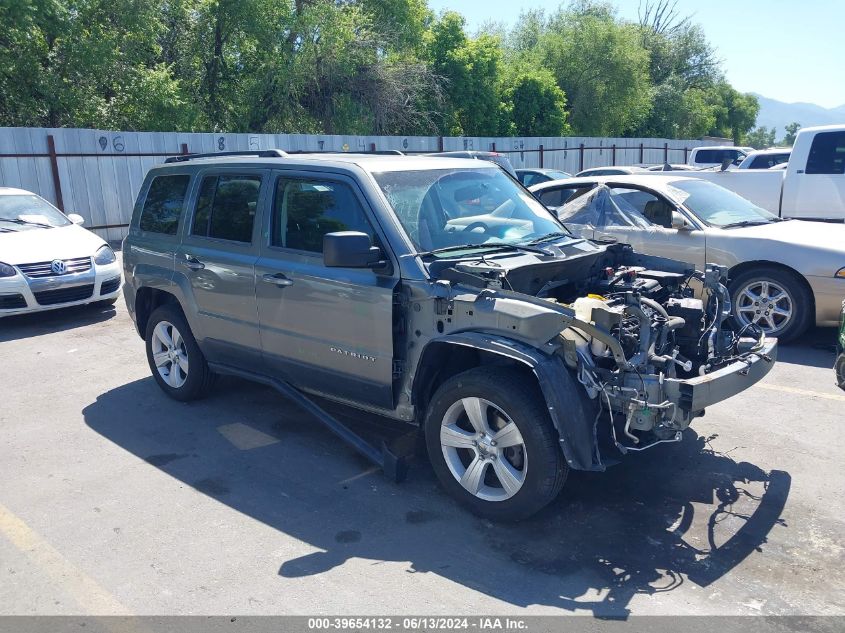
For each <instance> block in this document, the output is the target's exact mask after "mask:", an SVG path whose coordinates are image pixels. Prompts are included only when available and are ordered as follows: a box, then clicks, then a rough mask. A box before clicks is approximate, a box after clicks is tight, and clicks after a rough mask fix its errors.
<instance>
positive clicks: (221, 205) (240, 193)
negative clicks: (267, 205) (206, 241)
mask: <svg viewBox="0 0 845 633" xmlns="http://www.w3.org/2000/svg"><path fill="white" fill-rule="evenodd" d="M260 188H261V177H260V176H207V177H205V178H203V180H202V186H201V187H200V193H199V199H198V200H197V209H196V212H195V213H194V226H193V230H192V233H193V234H194V235H199V236H201V237H213V238H216V239H220V240H230V241H232V242H252V225H253V224H254V222H255V212H256V209H257V207H258V190H259V189H260Z"/></svg>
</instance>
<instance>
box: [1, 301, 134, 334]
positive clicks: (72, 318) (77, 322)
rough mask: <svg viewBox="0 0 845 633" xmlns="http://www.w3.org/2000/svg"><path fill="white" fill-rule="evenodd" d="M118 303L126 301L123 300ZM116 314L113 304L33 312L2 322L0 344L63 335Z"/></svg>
mask: <svg viewBox="0 0 845 633" xmlns="http://www.w3.org/2000/svg"><path fill="white" fill-rule="evenodd" d="M118 301H123V298H122V297H119V298H118ZM115 314H117V312H116V311H115V308H114V306H113V305H102V304H89V305H82V306H72V307H70V308H57V309H55V310H48V311H46V312H33V313H30V314H19V315H16V316H9V317H3V319H0V342H5V341H16V340H19V339H24V338H30V337H33V336H41V335H42V334H50V333H52V332H63V331H66V330H73V329H76V328H81V327H87V326H89V325H94V324H95V323H101V322H103V321H108V320H109V319H111V318H112V317H114V316H115Z"/></svg>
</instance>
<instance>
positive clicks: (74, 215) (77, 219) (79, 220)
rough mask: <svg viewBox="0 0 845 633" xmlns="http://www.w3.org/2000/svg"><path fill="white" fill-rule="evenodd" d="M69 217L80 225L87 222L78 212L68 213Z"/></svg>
mask: <svg viewBox="0 0 845 633" xmlns="http://www.w3.org/2000/svg"><path fill="white" fill-rule="evenodd" d="M67 219H68V220H70V221H71V222H73V223H74V224H78V225H79V226H82V225H83V224H85V218H83V217H82V216H81V215H79V214H78V213H68V214H67Z"/></svg>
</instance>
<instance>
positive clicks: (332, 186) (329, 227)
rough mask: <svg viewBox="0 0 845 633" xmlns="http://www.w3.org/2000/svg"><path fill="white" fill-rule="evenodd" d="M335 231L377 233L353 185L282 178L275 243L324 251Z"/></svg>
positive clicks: (275, 207) (274, 225)
mask: <svg viewBox="0 0 845 633" xmlns="http://www.w3.org/2000/svg"><path fill="white" fill-rule="evenodd" d="M335 231H360V232H361V233H366V234H367V235H369V236H370V238H371V239H375V231H373V227H372V225H371V224H370V222H369V220H367V216H366V214H365V213H364V209H363V207H362V206H361V203H360V202H358V198H357V197H356V196H355V194H354V193H353V191H352V189H351V188H350V187H349V185H347V184H344V183H341V182H335V181H331V180H312V179H301V178H285V177H282V178H279V179H278V181H277V182H276V194H275V198H274V200H273V223H272V235H271V244H272V245H273V246H280V247H282V248H292V249H296V250H300V251H310V252H312V253H322V252H323V236H324V235H325V234H326V233H334V232H335Z"/></svg>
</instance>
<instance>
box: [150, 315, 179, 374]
mask: <svg viewBox="0 0 845 633" xmlns="http://www.w3.org/2000/svg"><path fill="white" fill-rule="evenodd" d="M150 343H151V345H152V352H153V362H154V363H155V366H156V369H157V370H158V373H159V376H161V377H162V378H163V379H164V382H166V383H167V384H168V385H170V386H171V387H173V388H174V389H179V387H181V386H182V385H184V384H185V381H186V380H187V379H188V349H187V347H186V346H185V339H184V338H182V335H181V334H180V333H179V330H178V329H176V326H174V325H173V324H172V323H170V322H169V321H159V323H158V324H157V325H156V326H155V328H154V329H153V336H152V340H151V341H150Z"/></svg>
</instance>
